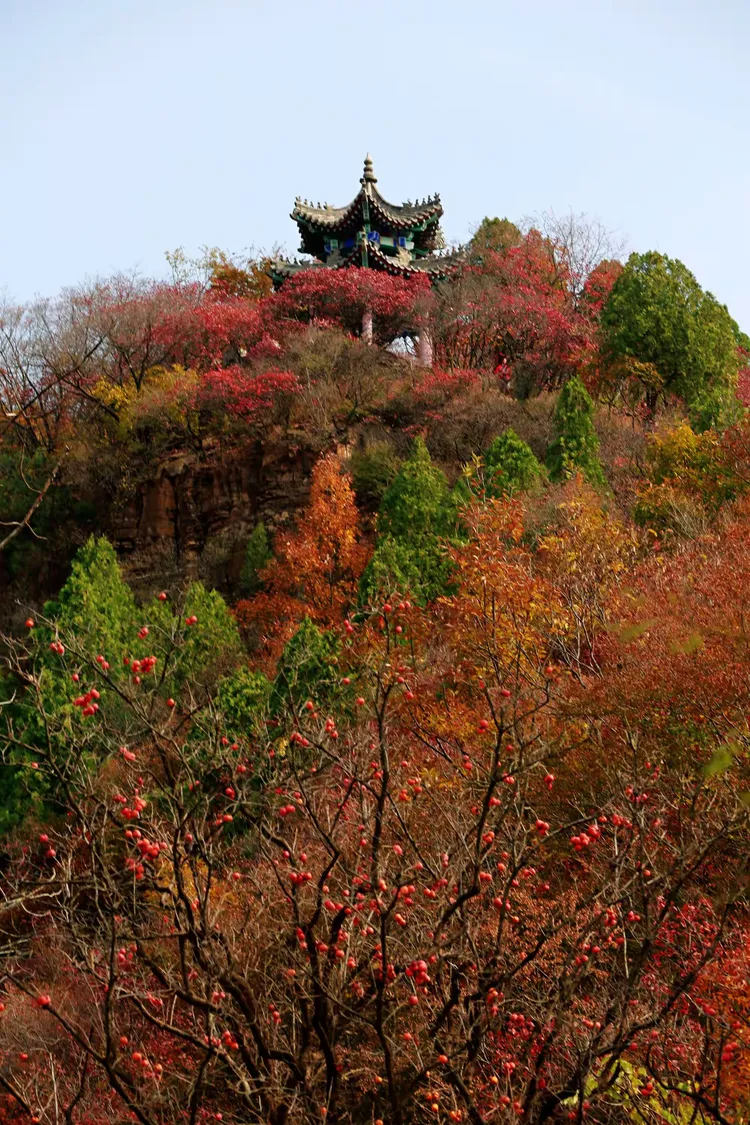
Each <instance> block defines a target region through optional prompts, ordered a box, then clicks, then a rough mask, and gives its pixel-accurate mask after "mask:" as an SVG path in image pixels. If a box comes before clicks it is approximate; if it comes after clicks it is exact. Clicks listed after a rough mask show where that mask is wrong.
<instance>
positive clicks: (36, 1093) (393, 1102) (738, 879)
mask: <svg viewBox="0 0 750 1125" xmlns="http://www.w3.org/2000/svg"><path fill="white" fill-rule="evenodd" d="M466 518H467V521H468V523H469V524H470V526H471V529H472V539H471V542H470V543H468V544H466V545H463V546H457V547H456V548H454V561H455V567H456V574H457V591H456V594H455V596H453V597H451V598H446V599H445V600H444V601H442V602H441V603H440V604H439V605H438V606H436V607H433V608H429V609H427V610H425V611H421V610H419V609H416V608H414V607H413V606H411V605H407V603H406V602H402V603H396V604H393V605H390V606H389V608H388V610H387V611H386V609H385V607H384V606H381V607H379V609H378V611H376V612H375V613H374V614H373V615H372V616H371V617H370V616H368V615H363V616H362V618H361V620H359V621H357V622H354V623H350V627H349V630H347V629H346V628H345V629H343V630H342V631H341V635H340V637H339V638H337V641H338V645H339V646H340V657H339V659H340V665H339V670H340V671H344V669H346V675H345V676H341V678H340V679H341V684H342V685H343V686H350V687H352V688H354V684H355V683H356V688H355V690H356V692H358V693H359V694H358V695H357V696H356V699H355V700H354V701H353V702H352V701H351V700H349V699H347V700H346V702H345V705H344V706H337V705H336V703H335V701H334V702H333V703H332V705H331V706H330V707H328V706H326V707H325V708H323V707H321V706H319V704H318V693H317V682H318V681H317V680H316V679H315V678H314V679H313V680H312V682H311V683H310V687H311V691H310V696H309V698H308V699H306V700H304V702H302V701H303V699H304V694H305V693H304V691H300V692H299V694H298V696H297V700H295V703H294V705H293V706H292V707H291V708H282V709H281V710H280V711H279V712H278V713H277V717H276V725H275V726H273V727H271V726H265V727H264V726H263V725H261V727H260V728H254V729H253V730H252V731H250V732H249V733H245V732H241V733H238V734H237V735H236V737H235V738H234V740H233V739H231V738H230V737H229V732H227V733H226V734H221V735H219V732H217V730H216V726H215V723H214V721H213V719H214V713H215V708H214V707H213V706H212V702H211V700H210V699H209V700H207V701H206V702H205V703H203V704H197V705H196V708H195V710H194V711H193V712H192V713H191V715H190V718H189V722H190V724H191V737H190V738H186V739H182V738H180V737H179V731H180V727H179V726H178V725H177V722H178V719H177V717H176V716H175V715H174V712H173V711H171V710H169V709H168V708H167V707H166V706H165V704H164V702H163V699H162V692H163V691H164V690H165V689H166V690H168V689H169V686H170V680H169V678H167V679H166V680H165V681H164V682H159V681H158V679H157V678H156V677H151V678H149V677H146V678H144V682H143V683H142V684H140V685H137V687H138V691H137V692H136V691H135V690H131V688H128V691H127V692H125V686H126V685H125V678H127V679H128V680H129V679H130V677H129V675H127V676H126V673H125V672H124V671H122V670H121V668H120V667H118V668H117V669H115V668H114V667H113V668H112V669H110V670H105V669H102V667H101V665H99V664H97V662H96V660H95V657H94V655H93V653H90V654H88V657H87V658H86V660H85V665H86V668H87V669H89V668H90V669H91V673H90V674H91V676H92V682H98V683H99V684H100V685H102V686H104V685H105V684H108V683H109V682H110V681H111V680H114V681H115V682H116V683H117V685H118V687H120V688H121V689H122V690H123V694H124V695H125V698H126V706H125V708H124V709H123V710H122V711H121V712H113V713H112V715H111V716H110V714H109V710H108V707H109V705H108V703H105V705H103V706H102V708H101V709H100V711H99V712H97V713H96V714H95V715H93V716H91V720H92V721H91V725H90V726H88V727H86V728H84V729H82V730H81V731H76V732H75V733H74V736H73V737H72V738H71V740H70V744H69V758H70V763H71V765H70V773H69V780H68V784H69V788H68V800H67V802H66V804H65V806H64V814H65V815H63V816H61V817H60V818H59V819H53V820H52V821H51V822H50V823H44V824H42V825H28V826H27V827H26V828H24V830H23V831H22V834H21V835H20V836H19V837H18V840H17V842H16V843H14V846H13V848H12V849H10V850H9V852H8V862H7V864H6V867H5V870H4V872H3V880H4V888H5V894H4V899H3V904H2V917H3V921H4V933H5V938H4V941H5V948H4V950H3V952H4V954H5V973H6V978H5V984H4V999H3V1004H4V1013H3V1016H2V1018H1V1019H0V1062H2V1078H3V1081H2V1085H3V1090H4V1091H5V1092H6V1093H7V1094H8V1095H9V1098H11V1099H13V1102H12V1103H11V1104H12V1105H15V1107H16V1109H19V1107H20V1110H22V1111H23V1112H24V1113H25V1115H26V1117H30V1116H37V1117H39V1118H40V1122H41V1123H43V1125H52V1122H53V1121H54V1120H55V1114H56V1113H59V1114H60V1115H61V1116H63V1117H65V1116H67V1118H68V1119H69V1120H70V1119H71V1118H72V1117H73V1116H74V1114H75V1113H78V1114H80V1116H81V1119H82V1120H87V1119H88V1120H96V1121H97V1123H101V1125H104V1123H112V1125H114V1122H116V1121H119V1120H122V1119H123V1118H124V1117H126V1116H130V1115H132V1114H135V1116H136V1117H137V1118H138V1119H139V1120H140V1121H141V1122H142V1123H143V1125H157V1123H159V1125H178V1122H181V1121H183V1120H184V1116H185V1108H186V1107H188V1108H189V1110H190V1112H192V1113H193V1116H194V1117H195V1118H196V1120H208V1119H213V1120H217V1119H218V1115H219V1114H221V1115H222V1116H221V1119H224V1120H227V1121H232V1120H246V1119H247V1120H253V1119H255V1118H257V1117H258V1116H259V1115H262V1118H263V1120H264V1121H268V1122H270V1123H271V1125H283V1123H287V1125H309V1123H310V1122H311V1121H314V1122H319V1121H322V1120H324V1119H325V1120H329V1119H333V1120H334V1121H336V1122H338V1123H339V1125H355V1123H356V1122H360V1121H362V1120H364V1119H367V1120H375V1121H377V1120H383V1121H385V1120H386V1119H388V1120H390V1121H393V1122H394V1123H395V1125H406V1123H408V1122H412V1121H422V1120H424V1121H428V1120H434V1119H435V1117H436V1116H441V1117H442V1116H445V1117H446V1118H447V1119H448V1120H450V1121H453V1122H462V1121H472V1122H478V1121H486V1120H488V1119H489V1120H493V1119H497V1120H502V1119H503V1118H504V1117H507V1116H508V1115H510V1114H512V1116H513V1119H514V1120H515V1119H519V1120H520V1119H523V1120H525V1121H528V1122H529V1123H530V1125H551V1123H552V1122H555V1121H558V1120H560V1119H563V1118H565V1119H568V1118H570V1115H571V1114H573V1115H575V1117H576V1118H577V1119H578V1120H579V1121H581V1120H583V1119H585V1116H586V1115H589V1114H590V1116H591V1119H592V1120H602V1121H613V1120H619V1119H621V1118H622V1117H623V1114H627V1117H628V1119H629V1118H630V1117H633V1118H635V1117H636V1116H638V1115H640V1116H641V1117H643V1116H651V1115H653V1116H654V1118H655V1119H656V1116H657V1115H658V1117H659V1118H660V1119H664V1120H667V1121H681V1120H687V1119H691V1118H692V1117H695V1119H696V1120H698V1119H703V1120H705V1121H712V1122H716V1123H717V1125H723V1123H725V1122H727V1121H731V1120H733V1119H736V1120H740V1119H741V1118H740V1117H739V1108H738V1106H741V1102H737V1101H731V1102H730V1101H729V1098H730V1097H732V1098H734V1095H733V1094H731V1093H730V1092H729V1091H731V1090H732V1089H733V1087H732V1085H731V1083H730V1084H729V1085H728V1086H727V1085H726V1084H725V1077H727V1076H729V1077H732V1076H734V1079H735V1088H736V1087H737V1085H739V1090H740V1093H739V1095H738V1097H740V1098H741V1097H743V1096H744V1095H743V1093H742V1092H741V1091H742V1083H741V1081H739V1082H738V1081H737V1080H738V1078H741V1075H742V1073H743V1072H744V1067H745V1065H746V1060H747V1046H746V1025H745V1023H744V1022H743V1012H744V1011H746V1004H747V997H746V989H745V988H744V987H743V986H742V984H741V981H742V979H743V978H742V977H741V975H740V976H739V977H738V976H737V975H736V974H732V973H731V972H724V971H723V968H724V965H729V964H731V963H732V962H733V961H736V963H737V964H738V965H740V966H743V965H744V964H745V960H744V957H745V954H744V951H745V950H746V948H747V940H748V919H747V911H746V905H745V903H744V896H745V882H746V877H745V863H744V856H745V854H746V850H747V846H748V842H749V840H748V812H747V809H746V808H745V806H744V804H743V801H742V799H741V794H742V793H744V792H745V791H746V790H747V788H748V785H749V784H750V769H749V767H748V762H747V756H746V754H744V753H741V752H740V750H739V747H735V748H734V749H732V748H733V747H734V741H735V740H745V739H746V738H747V724H746V714H747V713H748V705H749V704H750V700H749V699H748V687H747V676H746V675H745V674H743V672H742V669H743V668H746V664H747V651H746V650H747V638H746V630H745V629H744V627H743V613H744V609H743V605H742V604H740V603H738V602H737V601H736V599H737V598H738V597H739V598H740V599H743V598H744V596H745V595H744V593H743V591H746V590H747V588H748V587H747V583H748V576H747V574H746V573H744V570H747V567H745V568H744V570H743V573H741V574H737V575H736V577H735V569H736V568H735V566H734V563H735V558H736V551H737V547H738V545H741V543H742V542H743V541H744V539H745V538H746V535H747V528H746V527H738V528H736V529H735V531H734V533H733V536H730V538H729V539H727V540H726V541H724V542H722V543H721V544H719V545H718V549H717V551H716V552H714V553H712V554H711V558H710V559H709V558H707V557H706V558H704V560H703V562H701V563H700V566H699V588H698V589H697V590H696V591H695V593H694V594H693V595H692V600H691V601H690V610H691V612H693V611H695V612H696V613H698V614H699V615H700V618H701V622H702V627H705V626H710V623H711V622H717V620H718V621H720V622H721V624H722V628H711V629H710V631H709V630H707V631H706V640H707V643H706V646H705V650H704V649H702V648H701V647H700V646H697V647H696V646H689V645H687V644H685V643H683V644H682V646H676V645H675V641H678V640H680V639H684V640H686V639H689V638H685V623H684V619H683V615H682V608H683V607H682V605H681V595H682V594H683V593H684V592H685V591H686V590H689V589H690V586H691V583H690V569H689V568H688V570H687V571H686V570H685V569H684V568H685V566H686V562H685V560H684V559H682V558H681V559H677V560H676V561H675V566H674V568H668V570H667V574H666V581H663V579H662V577H661V575H662V568H661V567H659V566H657V565H655V564H654V566H653V573H652V575H651V576H650V578H649V579H648V580H646V581H647V587H648V589H650V605H649V612H650V613H652V614H654V611H655V610H656V609H657V608H658V611H659V616H660V617H662V616H663V615H666V616H667V618H668V620H669V622H670V625H669V628H667V629H666V630H665V631H662V630H657V629H655V628H654V627H653V626H651V627H649V628H647V629H645V630H642V631H641V632H640V633H639V634H637V635H636V634H635V633H633V634H631V636H630V640H628V637H627V633H626V631H625V630H622V633H621V635H619V636H617V635H616V633H615V631H614V630H609V631H607V632H606V633H605V634H604V636H603V637H602V638H601V644H602V649H601V652H600V655H601V656H602V669H603V672H602V676H601V677H599V678H595V679H594V682H593V683H592V682H590V681H588V680H587V681H584V682H577V683H571V681H570V679H569V677H567V676H563V675H560V670H559V667H558V666H557V665H556V663H555V661H554V658H552V657H551V654H550V641H551V640H554V638H555V636H556V635H558V634H559V633H560V631H566V630H568V629H570V628H571V626H572V622H571V620H570V618H569V615H568V612H567V610H566V607H565V602H564V599H563V598H561V597H560V595H559V592H558V591H557V590H556V588H555V583H554V580H553V578H552V576H543V575H541V574H538V573H535V566H534V558H533V553H532V548H531V547H530V545H529V543H528V542H527V541H526V540H525V537H524V534H523V531H524V526H523V510H522V508H521V506H520V505H519V504H518V502H516V501H510V502H509V501H490V502H489V503H488V504H486V505H484V506H479V507H476V508H474V509H473V510H472V511H471V512H470V513H469V514H468V515H467V517H466ZM701 550H703V548H701ZM703 554H704V555H705V551H704V550H703ZM740 557H742V555H741V550H740ZM698 558H699V552H696V553H695V556H694V559H693V561H696V559H698ZM654 579H656V581H655V582H654ZM649 582H650V583H651V585H650V586H649ZM727 583H728V584H729V585H727ZM647 587H644V591H643V592H644V593H646V592H647ZM717 589H720V590H721V602H720V603H719V604H717V600H716V592H717ZM730 591H731V592H730ZM726 597H729V599H730V602H729V603H728V604H732V605H735V607H738V608H736V610H735V611H734V612H733V613H732V614H731V615H730V616H729V618H728V620H727V616H726V614H725V609H726V604H727V603H726V602H725V598H726ZM632 609H633V606H632V604H631V611H632ZM717 614H720V615H721V616H720V617H719V618H717ZM704 623H705V624H704ZM726 624H728V625H729V628H728V629H726V628H724V627H723V626H724V625H726ZM200 627H201V626H200V622H198V623H197V624H196V625H195V626H189V627H188V628H196V629H200ZM314 628H315V627H314V626H313V628H312V629H311V628H310V626H309V625H307V626H305V631H306V632H308V633H309V634H311V635H312V634H313V631H314ZM71 647H72V648H75V647H77V646H76V645H75V639H74V638H73V644H72V646H71ZM11 649H12V651H13V654H14V657H13V658H14V660H16V661H17V662H21V663H22V662H23V660H24V659H25V656H24V653H25V651H26V644H25V642H23V641H11ZM68 651H70V650H68ZM60 658H61V660H65V654H62V656H61V657H60ZM728 658H730V659H728ZM695 672H698V674H699V675H700V676H702V677H704V678H705V682H704V680H703V679H699V680H698V687H699V691H700V696H699V698H697V699H696V698H695V691H694V688H695V683H694V681H693V676H694V674H695ZM322 675H324V676H325V675H328V672H327V671H325V672H324V673H322ZM331 677H332V679H338V671H335V670H334V669H332V670H331ZM717 677H718V678H717ZM345 680H348V681H353V682H351V683H350V684H349V685H347V684H345ZM135 686H136V685H132V688H133V689H134V688H135ZM301 686H302V685H301V684H300V687H301ZM675 687H677V688H678V691H677V692H675ZM704 707H706V708H708V709H707V710H703V708H704ZM40 718H42V720H43V721H49V719H48V718H46V719H45V718H44V717H43V716H41V715H40ZM675 720H679V722H678V723H677V725H675ZM686 722H687V723H689V726H688V727H687V728H686V727H685V726H684V725H683V724H685V723H686ZM685 729H689V730H691V731H694V732H695V735H693V736H691V738H690V739H689V740H686V739H685ZM636 732H637V737H636ZM232 733H234V732H232ZM94 737H95V738H96V739H97V740H98V741H99V743H100V744H101V747H102V754H101V759H100V767H99V768H98V769H97V770H96V771H95V772H92V771H91V769H90V768H89V767H86V768H84V767H83V762H84V760H85V756H86V755H85V754H84V752H83V751H84V749H85V748H86V747H87V746H88V745H89V741H88V740H91V739H93V738H94ZM2 740H3V743H4V745H5V747H6V749H7V747H9V746H10V747H15V746H16V742H17V734H16V731H15V730H14V728H13V726H12V724H11V725H8V726H5V727H4V728H3V731H2ZM688 742H689V744H688ZM743 746H744V743H743ZM686 757H688V758H689V764H688V765H687V767H686V765H685V758H686ZM37 767H38V770H39V772H40V773H42V774H44V773H45V772H46V771H48V770H49V769H50V768H51V765H50V757H49V750H48V748H47V745H46V744H42V745H41V746H40V749H39V754H38V759H37ZM236 822H241V823H242V835H241V836H238V834H237V832H236V830H235V823H236ZM40 829H41V830H40ZM82 1075H85V1077H86V1080H85V1082H84V1081H82V1078H81V1076H82ZM435 1105H437V1106H438V1109H437V1110H435V1109H433V1106H435ZM321 1107H323V1108H325V1110H326V1113H325V1114H321Z"/></svg>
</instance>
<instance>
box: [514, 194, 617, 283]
mask: <svg viewBox="0 0 750 1125" xmlns="http://www.w3.org/2000/svg"><path fill="white" fill-rule="evenodd" d="M524 226H525V227H526V228H527V229H528V230H538V231H539V232H540V233H541V234H542V236H543V239H544V245H545V246H546V247H547V249H548V252H549V254H550V256H551V258H552V261H553V262H554V263H555V265H556V266H557V267H559V268H560V269H561V271H562V272H563V276H564V277H565V282H566V284H567V285H568V286H569V288H570V291H571V293H572V294H573V299H574V301H575V302H576V304H578V303H580V302H581V300H582V299H583V298H584V296H585V295H586V293H587V290H588V291H589V293H590V292H591V289H592V288H595V287H596V284H597V279H599V280H600V279H601V277H602V274H603V270H602V266H607V267H609V268H610V269H615V270H617V267H618V266H619V258H621V257H622V254H623V252H624V250H625V240H624V239H622V238H619V237H618V236H617V235H616V234H615V233H614V232H612V231H610V230H607V228H606V227H605V226H604V224H603V223H602V222H600V220H599V219H597V218H595V217H592V216H591V215H586V214H583V213H581V214H575V213H574V212H573V211H572V210H571V211H569V212H568V213H567V214H564V215H557V214H556V213H555V212H554V211H544V212H542V214H541V215H535V216H534V217H533V218H530V219H528V220H526V222H525V223H524Z"/></svg>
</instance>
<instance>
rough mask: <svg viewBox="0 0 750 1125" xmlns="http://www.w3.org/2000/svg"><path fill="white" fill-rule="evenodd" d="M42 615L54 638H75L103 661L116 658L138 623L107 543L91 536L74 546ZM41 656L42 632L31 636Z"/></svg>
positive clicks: (113, 552)
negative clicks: (70, 560)
mask: <svg viewBox="0 0 750 1125" xmlns="http://www.w3.org/2000/svg"><path fill="white" fill-rule="evenodd" d="M44 616H45V617H47V618H51V619H52V620H53V621H54V622H55V625H56V627H57V630H58V631H59V633H60V634H65V635H72V636H75V637H76V639H77V640H79V641H80V643H81V645H82V646H84V647H86V648H88V649H89V650H95V651H97V652H100V653H103V654H104V655H105V656H106V657H107V659H108V660H110V661H111V660H113V659H121V658H122V656H123V654H124V653H125V651H126V650H127V649H128V647H129V646H130V644H131V642H132V636H133V632H134V630H135V629H136V623H137V619H138V615H137V610H136V605H135V599H134V597H133V595H132V593H131V591H130V588H129V587H128V585H127V584H126V582H125V581H124V580H123V577H122V574H121V573H120V567H119V564H118V562H117V556H116V554H115V551H114V548H113V547H112V544H111V543H110V542H109V541H108V540H107V539H104V538H99V539H96V538H95V537H94V536H91V538H90V539H89V540H88V542H87V543H86V544H85V545H84V546H83V547H81V548H80V550H79V551H78V553H77V555H76V557H75V559H74V560H73V565H72V567H71V572H70V577H69V578H68V580H67V582H66V583H65V585H64V586H63V587H62V589H61V590H60V593H59V594H58V596H57V598H55V599H53V600H51V601H49V602H47V604H46V605H45V607H44ZM36 639H37V640H38V641H39V642H40V648H41V651H42V656H43V658H44V659H45V660H46V662H47V663H48V664H50V665H54V666H55V667H56V666H57V662H55V661H54V660H51V659H50V658H49V657H47V656H45V655H44V654H45V653H46V650H47V645H46V644H45V643H44V642H47V641H48V640H50V639H51V637H48V636H47V633H46V631H45V630H40V631H39V632H38V633H37V634H36Z"/></svg>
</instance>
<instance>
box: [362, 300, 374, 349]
mask: <svg viewBox="0 0 750 1125" xmlns="http://www.w3.org/2000/svg"><path fill="white" fill-rule="evenodd" d="M362 339H363V340H364V342H365V343H366V344H371V343H372V309H365V311H364V312H363V313H362Z"/></svg>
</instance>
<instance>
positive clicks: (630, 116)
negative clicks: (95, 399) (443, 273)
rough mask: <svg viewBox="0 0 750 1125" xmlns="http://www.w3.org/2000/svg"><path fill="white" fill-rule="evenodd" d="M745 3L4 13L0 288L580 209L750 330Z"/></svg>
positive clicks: (83, 8)
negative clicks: (369, 225) (409, 217)
mask: <svg viewBox="0 0 750 1125" xmlns="http://www.w3.org/2000/svg"><path fill="white" fill-rule="evenodd" d="M749 44H750V2H749V0H661V3H658V4H657V3H654V2H648V0H558V2H553V0H526V2H525V3H522V2H517V0H454V2H451V3H449V2H447V0H432V2H426V0H401V2H398V0H378V2H374V0H370V2H369V3H365V2H361V0H308V2H306V3H305V2H301V0H287V2H286V3H281V2H279V0H276V2H274V3H272V2H270V0H0V125H1V126H2V154H3V160H2V175H0V290H2V289H4V290H6V291H7V293H8V294H10V295H12V296H15V297H17V298H19V299H28V298H29V297H31V296H32V295H33V294H34V293H35V292H38V293H45V294H47V293H52V292H54V291H56V290H57V289H58V288H59V287H60V286H62V285H65V284H70V283H75V282H78V281H81V280H83V279H84V278H86V277H87V276H88V277H91V276H94V275H96V274H106V273H109V272H112V271H115V270H117V269H133V268H137V269H138V270H140V271H141V272H143V273H149V274H156V275H162V274H164V273H165V262H164V251H165V250H167V249H171V248H174V247H177V246H180V245H182V246H184V247H185V249H186V250H187V251H188V252H197V250H198V248H199V247H200V246H201V245H203V244H207V245H218V246H221V247H223V248H225V249H228V250H241V249H243V248H244V247H247V246H250V245H254V246H256V247H265V248H269V247H271V246H272V245H273V244H274V243H281V244H285V245H286V247H287V249H289V250H292V251H294V250H295V249H296V245H297V243H296V239H295V237H294V236H295V233H296V232H295V230H294V227H293V225H292V223H291V221H290V219H289V218H288V215H289V211H290V209H291V206H292V203H293V200H294V197H295V195H297V194H300V195H303V196H307V197H308V198H310V199H314V200H318V199H320V200H323V199H326V200H328V201H329V202H331V203H335V204H342V203H346V202H348V201H349V199H350V198H351V197H352V196H353V195H354V194H355V192H356V190H357V187H358V179H359V176H360V175H361V165H362V160H363V157H364V155H365V153H366V152H367V150H368V149H369V150H370V151H371V152H372V154H373V157H374V161H375V170H376V172H377V174H378V176H379V187H380V188H381V189H382V191H383V193H384V195H385V196H386V197H387V198H390V199H392V200H393V201H394V202H400V201H401V199H403V198H407V197H409V198H412V199H413V198H415V197H416V196H420V197H421V196H423V195H427V194H429V193H430V192H433V191H436V190H437V191H440V193H441V195H442V199H443V204H444V207H445V218H444V228H445V231H446V234H447V235H448V237H449V238H454V239H459V240H463V239H465V238H466V237H467V235H468V233H469V231H470V229H471V227H472V226H473V225H474V224H475V223H476V222H477V221H479V220H480V219H481V218H482V216H483V215H485V214H490V215H495V214H497V215H501V216H502V215H507V216H508V217H510V218H514V219H515V218H519V217H521V216H523V215H528V214H529V213H532V212H536V211H539V210H543V209H546V208H550V207H552V208H554V209H555V210H557V211H564V210H567V209H569V208H571V207H572V208H573V209H574V210H575V211H587V212H590V213H593V214H595V215H596V216H598V217H599V218H600V219H601V220H602V221H603V222H604V223H605V224H606V225H608V226H610V227H612V228H615V229H617V230H618V231H620V232H621V233H622V234H623V235H626V236H627V238H628V242H629V245H630V246H631V248H634V249H640V250H646V249H659V250H662V251H664V252H665V253H668V254H670V255H674V256H677V257H679V258H681V259H682V260H683V261H684V262H685V263H686V264H687V265H688V266H689V267H690V268H691V269H692V270H693V271H694V272H695V274H696V275H697V277H698V280H699V281H700V282H701V283H702V284H703V285H705V286H706V287H707V288H710V289H711V290H713V291H714V293H715V294H716V295H717V296H718V297H719V298H720V299H721V300H722V301H725V302H726V303H727V304H728V305H729V308H730V311H731V312H732V313H733V314H734V316H735V317H736V318H737V319H738V320H740V321H741V322H742V324H743V325H744V327H745V329H747V330H750V269H749V268H748V261H749V259H750V224H749V223H748V209H749V208H748V204H750V145H749V144H748V140H749V139H750V137H749V134H750V98H749V97H748V69H749V68H748V62H747V53H748V45H749Z"/></svg>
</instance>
